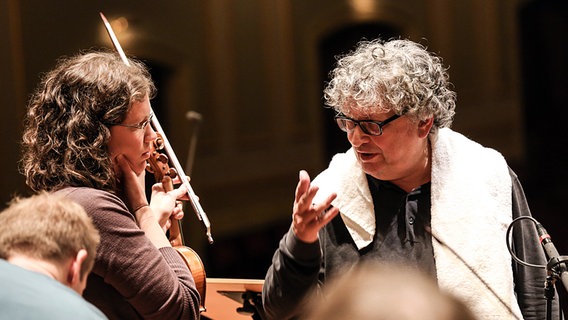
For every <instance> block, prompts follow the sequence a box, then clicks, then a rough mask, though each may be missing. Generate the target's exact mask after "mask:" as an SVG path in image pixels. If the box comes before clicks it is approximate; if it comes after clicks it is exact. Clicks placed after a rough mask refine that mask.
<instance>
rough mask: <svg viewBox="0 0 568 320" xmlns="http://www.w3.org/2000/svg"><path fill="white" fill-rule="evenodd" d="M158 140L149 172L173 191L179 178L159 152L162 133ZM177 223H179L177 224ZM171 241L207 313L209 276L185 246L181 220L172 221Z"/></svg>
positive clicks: (155, 142) (149, 163)
mask: <svg viewBox="0 0 568 320" xmlns="http://www.w3.org/2000/svg"><path fill="white" fill-rule="evenodd" d="M157 134H158V138H157V139H156V140H155V141H154V143H153V150H152V154H151V156H150V158H149V159H148V166H147V168H146V169H147V171H148V172H150V173H153V174H154V177H155V178H156V181H160V182H162V184H163V186H164V190H166V191H171V190H173V188H174V185H173V179H174V178H175V177H176V176H177V172H176V171H175V169H173V168H170V167H169V165H168V157H167V156H166V155H164V154H163V153H160V152H158V150H160V149H162V148H163V145H162V140H161V139H162V136H161V134H160V133H157ZM176 222H177V223H176ZM169 240H170V243H171V244H172V247H173V248H174V249H176V251H177V252H178V253H179V255H180V256H181V258H182V259H183V261H184V262H185V265H186V266H187V267H188V268H189V271H190V272H191V275H192V276H193V279H194V280H195V286H196V287H197V291H198V292H199V295H200V296H201V299H200V301H201V303H200V305H199V311H200V312H204V311H205V293H206V288H207V276H206V273H205V267H204V266H203V262H202V261H201V258H200V257H199V255H198V254H197V252H195V251H194V250H193V249H191V248H190V247H187V246H185V244H184V241H183V234H182V233H181V220H177V221H172V225H171V227H170V230H169Z"/></svg>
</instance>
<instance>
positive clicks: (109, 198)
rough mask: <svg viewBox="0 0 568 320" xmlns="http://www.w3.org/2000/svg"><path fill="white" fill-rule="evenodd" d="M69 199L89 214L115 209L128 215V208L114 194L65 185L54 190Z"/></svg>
mask: <svg viewBox="0 0 568 320" xmlns="http://www.w3.org/2000/svg"><path fill="white" fill-rule="evenodd" d="M55 193H56V194H62V195H63V196H65V197H66V198H68V199H71V200H73V201H75V202H77V203H78V204H80V205H81V206H83V208H84V209H85V210H86V211H87V213H88V214H89V215H91V216H93V215H94V213H95V212H101V211H102V212H106V211H116V212H121V213H123V214H126V215H128V216H130V215H131V214H130V212H129V211H128V208H127V207H126V205H125V204H124V202H123V201H122V199H120V198H119V197H118V196H117V195H116V194H113V193H111V192H108V191H104V190H100V189H95V188H89V187H66V188H63V189H60V190H58V191H56V192H55Z"/></svg>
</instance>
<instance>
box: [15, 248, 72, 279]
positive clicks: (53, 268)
mask: <svg viewBox="0 0 568 320" xmlns="http://www.w3.org/2000/svg"><path fill="white" fill-rule="evenodd" d="M7 261H8V262H10V263H11V264H14V265H17V266H19V267H21V268H24V269H27V270H30V271H34V272H38V273H41V274H44V275H46V276H48V277H50V278H53V279H55V280H57V281H60V282H62V283H65V281H66V279H65V277H64V274H63V271H62V269H61V268H60V267H59V266H57V265H56V264H54V263H51V262H47V261H44V260H40V259H36V258H31V257H27V256H24V255H14V256H11V257H9V258H8V259H7Z"/></svg>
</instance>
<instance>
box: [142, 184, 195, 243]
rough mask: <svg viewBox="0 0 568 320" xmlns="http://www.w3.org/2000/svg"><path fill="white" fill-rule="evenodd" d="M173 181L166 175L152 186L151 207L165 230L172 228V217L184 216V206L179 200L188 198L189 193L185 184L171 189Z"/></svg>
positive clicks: (176, 218)
mask: <svg viewBox="0 0 568 320" xmlns="http://www.w3.org/2000/svg"><path fill="white" fill-rule="evenodd" d="M171 183H172V181H171V178H170V177H168V176H164V179H163V180H162V182H160V183H156V184H154V185H153V186H152V196H151V200H150V207H151V208H152V211H153V212H154V214H155V216H156V219H157V220H158V223H159V224H160V227H161V228H162V229H163V230H164V232H165V231H167V230H168V229H169V228H170V226H171V223H172V219H175V220H180V219H182V218H183V215H184V213H183V207H182V203H181V201H179V200H180V199H184V198H186V195H187V188H186V187H185V185H184V184H181V185H180V186H179V187H178V188H174V189H171V190H170V188H172V184H171ZM168 190H169V191H168Z"/></svg>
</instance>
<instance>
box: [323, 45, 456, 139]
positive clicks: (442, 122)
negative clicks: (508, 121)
mask: <svg viewBox="0 0 568 320" xmlns="http://www.w3.org/2000/svg"><path fill="white" fill-rule="evenodd" d="M450 87H451V83H450V82H449V76H448V73H447V69H446V68H444V66H443V65H442V59H441V58H439V57H437V56H436V55H434V54H432V53H429V52H428V51H427V50H426V48H425V47H424V46H422V45H420V44H418V43H415V42H412V41H410V40H391V41H383V40H381V39H375V40H372V41H361V42H360V43H359V45H358V47H357V48H356V49H355V51H353V52H351V53H349V54H347V55H344V56H342V57H340V58H339V60H338V61H337V66H336V68H335V69H334V70H333V71H332V72H331V81H330V82H329V83H328V84H327V87H326V88H325V90H324V99H325V102H326V105H328V106H330V107H332V108H333V109H334V110H335V111H337V112H338V113H344V112H345V111H348V110H350V109H353V108H356V109H358V110H360V111H364V112H365V111H366V112H367V113H371V112H389V111H393V112H394V113H396V114H399V115H400V114H405V115H406V116H408V117H410V119H413V120H416V121H420V120H425V119H427V118H429V117H432V116H433V117H434V125H433V126H432V130H431V132H435V131H436V130H437V129H438V128H443V127H450V126H451V124H452V120H453V117H454V114H455V111H454V109H455V105H456V103H455V100H456V93H455V92H454V91H452V90H451V89H450Z"/></svg>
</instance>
